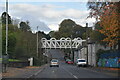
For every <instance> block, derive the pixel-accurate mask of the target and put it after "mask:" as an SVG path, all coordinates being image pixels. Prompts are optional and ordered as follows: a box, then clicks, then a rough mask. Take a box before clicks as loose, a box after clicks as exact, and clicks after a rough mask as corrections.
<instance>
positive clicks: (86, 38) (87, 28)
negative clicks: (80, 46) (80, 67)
mask: <svg viewBox="0 0 120 80" xmlns="http://www.w3.org/2000/svg"><path fill="white" fill-rule="evenodd" d="M87 29H88V23H86V58H87V66H88V45H87V43H88V31H87Z"/></svg>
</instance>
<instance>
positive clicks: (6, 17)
mask: <svg viewBox="0 0 120 80" xmlns="http://www.w3.org/2000/svg"><path fill="white" fill-rule="evenodd" d="M6 55H8V0H6Z"/></svg>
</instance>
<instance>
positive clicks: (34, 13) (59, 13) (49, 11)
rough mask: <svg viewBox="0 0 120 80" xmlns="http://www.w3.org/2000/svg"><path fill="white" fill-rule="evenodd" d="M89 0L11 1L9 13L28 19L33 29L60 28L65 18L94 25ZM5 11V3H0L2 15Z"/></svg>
mask: <svg viewBox="0 0 120 80" xmlns="http://www.w3.org/2000/svg"><path fill="white" fill-rule="evenodd" d="M86 4H87V2H10V3H9V15H10V16H11V17H12V18H14V19H20V21H26V20H28V21H29V22H30V26H31V28H32V30H33V31H36V29H37V26H39V30H41V31H44V32H45V33H48V32H49V31H51V30H55V31H56V30H58V29H59V26H58V25H59V24H60V23H61V22H62V21H63V20H64V19H72V20H73V21H75V22H76V23H77V24H79V25H82V26H83V27H84V26H85V24H86V22H87V23H88V24H89V26H92V25H93V23H94V22H95V19H94V18H88V19H87V16H88V15H89V11H88V9H87V6H86ZM4 11H5V3H4V2H1V3H0V15H1V14H2V13H3V12H4Z"/></svg>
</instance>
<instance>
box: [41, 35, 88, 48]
mask: <svg viewBox="0 0 120 80" xmlns="http://www.w3.org/2000/svg"><path fill="white" fill-rule="evenodd" d="M84 41H86V40H82V39H81V38H79V37H78V38H74V39H73V40H72V39H71V38H61V39H60V40H57V39H56V38H51V39H50V40H47V39H46V38H42V39H41V43H42V48H46V49H53V48H54V49H57V48H58V49H62V48H65V49H66V48H78V47H79V46H82V42H84Z"/></svg>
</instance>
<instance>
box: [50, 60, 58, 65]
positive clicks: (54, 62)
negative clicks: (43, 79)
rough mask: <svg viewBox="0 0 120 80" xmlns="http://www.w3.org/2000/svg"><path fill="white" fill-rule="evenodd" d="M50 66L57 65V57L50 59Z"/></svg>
mask: <svg viewBox="0 0 120 80" xmlns="http://www.w3.org/2000/svg"><path fill="white" fill-rule="evenodd" d="M50 67H59V63H58V60H57V59H52V60H51V62H50Z"/></svg>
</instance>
